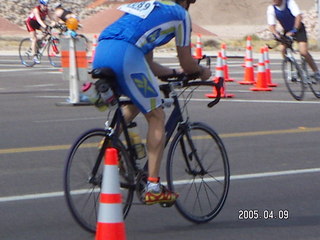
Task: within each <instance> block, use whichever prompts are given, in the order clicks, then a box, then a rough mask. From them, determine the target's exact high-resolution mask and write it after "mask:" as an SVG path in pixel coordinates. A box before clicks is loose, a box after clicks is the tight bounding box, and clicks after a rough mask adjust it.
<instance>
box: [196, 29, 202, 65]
mask: <svg viewBox="0 0 320 240" xmlns="http://www.w3.org/2000/svg"><path fill="white" fill-rule="evenodd" d="M195 53H196V54H195V56H194V58H195V59H202V57H203V55H202V42H201V34H198V35H197V44H196V50H195Z"/></svg>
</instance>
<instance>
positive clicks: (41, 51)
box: [19, 25, 89, 67]
mask: <svg viewBox="0 0 320 240" xmlns="http://www.w3.org/2000/svg"><path fill="white" fill-rule="evenodd" d="M54 28H55V29H58V32H57V33H54V32H53V31H52V30H53V27H48V28H47V30H46V31H44V32H43V36H42V37H41V38H40V39H39V40H38V41H37V44H36V57H37V59H38V60H39V61H41V59H42V58H43V56H45V55H47V57H48V60H49V62H50V64H51V65H52V66H54V67H61V46H60V37H61V36H62V35H63V34H65V33H66V32H67V29H66V28H65V27H64V26H63V25H57V26H55V27H54ZM76 37H77V38H82V39H84V40H85V43H86V46H87V47H86V49H87V51H88V50H89V40H88V39H87V38H86V37H85V36H84V35H83V34H77V36H76ZM31 44H32V41H31V39H30V38H24V39H22V40H21V42H20V45H19V57H20V60H21V63H22V64H23V65H25V66H26V67H32V66H34V65H35V64H36V62H35V61H34V55H33V54H32V48H31Z"/></svg>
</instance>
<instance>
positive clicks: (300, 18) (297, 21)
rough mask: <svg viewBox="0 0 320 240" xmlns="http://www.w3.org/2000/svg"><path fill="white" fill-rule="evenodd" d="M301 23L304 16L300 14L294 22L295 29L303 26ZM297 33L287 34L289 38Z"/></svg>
mask: <svg viewBox="0 0 320 240" xmlns="http://www.w3.org/2000/svg"><path fill="white" fill-rule="evenodd" d="M301 21H302V15H301V14H299V15H298V16H296V18H295V20H294V25H293V28H294V29H296V30H298V29H299V28H300V26H301ZM294 34H295V33H294V32H290V31H289V32H287V34H286V35H287V36H293V35H294Z"/></svg>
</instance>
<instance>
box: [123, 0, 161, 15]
mask: <svg viewBox="0 0 320 240" xmlns="http://www.w3.org/2000/svg"><path fill="white" fill-rule="evenodd" d="M154 2H155V1H154V0H152V1H146V2H136V3H129V4H125V5H121V6H120V7H118V10H120V11H123V12H126V13H130V14H133V15H135V16H138V17H140V18H143V19H145V18H146V17H148V15H149V14H150V13H151V12H152V10H153V9H154V7H155V5H154Z"/></svg>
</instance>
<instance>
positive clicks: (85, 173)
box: [64, 129, 135, 232]
mask: <svg viewBox="0 0 320 240" xmlns="http://www.w3.org/2000/svg"><path fill="white" fill-rule="evenodd" d="M105 136H106V132H105V131H104V130H103V129H93V130H90V131H88V132H86V133H84V134H83V135H82V136H80V138H79V139H78V140H77V141H76V142H75V143H74V145H73V146H72V147H71V149H70V152H69V155H68V157H67V161H66V166H65V171H64V193H65V197H66V200H67V205H68V207H69V209H70V211H71V214H72V216H73V218H74V219H75V220H76V222H77V223H78V224H79V225H80V226H81V227H82V228H84V229H85V230H87V231H89V232H95V231H96V222H97V217H98V206H99V196H100V188H101V184H102V178H103V176H102V175H103V159H99V157H98V156H99V153H100V152H101V151H103V153H104V151H105V149H101V148H102V146H103V142H104V141H105ZM108 145H110V144H108ZM105 146H106V145H105ZM114 147H115V148H117V149H118V151H119V176H120V185H121V193H122V200H123V202H122V204H123V214H124V217H125V216H126V215H127V214H128V212H129V210H130V207H131V204H132V200H133V193H134V190H135V188H134V187H131V186H132V185H133V182H134V174H133V170H132V167H131V164H130V162H129V158H128V155H127V152H126V149H125V147H124V145H123V144H122V142H121V141H120V140H119V139H117V140H116V142H114ZM100 155H101V154H100ZM103 155H104V154H102V156H103ZM94 166H97V167H98V168H97V169H96V170H94Z"/></svg>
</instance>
